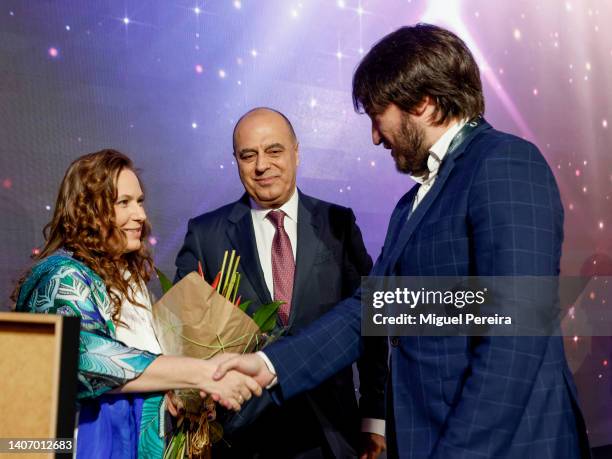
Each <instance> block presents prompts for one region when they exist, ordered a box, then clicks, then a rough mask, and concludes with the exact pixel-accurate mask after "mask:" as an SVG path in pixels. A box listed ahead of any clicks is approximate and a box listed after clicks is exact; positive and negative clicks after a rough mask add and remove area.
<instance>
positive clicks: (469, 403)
mask: <svg viewBox="0 0 612 459" xmlns="http://www.w3.org/2000/svg"><path fill="white" fill-rule="evenodd" d="M417 189H418V185H417V186H415V187H414V188H413V189H411V190H410V191H409V192H408V193H406V194H405V195H404V196H403V197H402V199H401V200H400V201H399V203H398V204H397V206H396V208H395V210H394V212H393V214H392V217H391V221H390V223H389V228H388V232H387V236H386V240H385V244H384V246H383V249H382V253H381V255H380V257H379V258H378V260H377V262H376V263H375V265H374V268H373V270H372V274H373V275H376V276H385V275H387V276H398V275H401V276H556V275H558V274H559V264H560V257H561V244H562V241H563V207H562V204H561V200H560V196H559V191H558V188H557V185H556V182H555V178H554V176H553V174H552V171H551V170H550V168H549V166H548V165H547V163H546V161H545V159H544V158H543V157H542V155H541V153H540V152H539V151H538V149H537V148H536V147H535V146H534V145H533V144H531V143H529V142H527V141H525V140H523V139H520V138H517V137H515V136H512V135H509V134H505V133H502V132H499V131H497V130H495V129H493V128H492V127H491V126H490V125H489V124H488V123H486V122H485V121H484V120H482V121H481V123H480V125H479V126H478V127H476V128H474V129H473V130H472V131H471V132H470V133H469V134H468V135H467V136H466V137H465V139H464V140H463V142H462V143H461V144H460V145H459V146H458V147H457V148H455V149H454V151H452V152H451V153H450V154H449V155H447V157H446V158H445V160H444V161H443V163H442V164H441V166H440V169H439V173H438V176H437V179H436V181H435V183H434V185H433V186H432V188H431V189H430V190H429V192H428V193H427V194H426V195H425V197H424V199H423V200H422V202H421V203H420V204H419V205H418V206H417V207H416V209H415V210H414V211H413V212H412V213H411V209H410V208H411V206H412V202H413V198H414V195H415V194H416V192H417ZM409 215H410V218H408V216H409ZM360 311H361V306H360V293H359V291H357V292H356V293H355V294H354V295H353V296H352V297H351V298H349V299H347V300H344V301H343V302H342V303H340V304H339V305H338V306H337V307H335V308H333V309H332V310H331V311H330V312H329V313H328V314H326V315H325V316H324V317H323V318H321V319H320V320H319V321H317V322H315V323H313V324H312V325H310V326H309V327H308V328H307V329H305V330H304V331H303V332H302V333H300V334H299V335H297V336H295V337H290V338H288V339H286V340H283V341H281V342H278V343H274V344H272V345H271V346H270V347H269V348H267V349H265V351H264V352H265V353H266V355H267V356H268V357H269V358H270V360H271V361H272V363H273V365H274V367H275V369H276V372H277V375H278V384H279V387H278V390H277V396H278V397H279V398H280V399H287V398H290V397H292V396H293V395H294V394H296V393H298V392H301V391H303V390H305V389H308V388H310V387H313V386H315V385H316V384H317V383H318V382H319V381H321V380H323V379H325V378H326V377H328V376H329V375H330V374H332V373H333V372H334V371H336V370H337V369H339V368H342V367H345V366H346V365H347V364H348V363H349V362H351V361H353V360H355V359H357V358H358V356H359V355H360V353H361V352H362V348H363V345H362V338H361V336H360V332H361V312H360ZM391 377H392V380H391V384H390V387H389V390H388V394H387V397H388V401H389V404H390V406H392V412H391V413H387V416H388V418H389V417H392V418H393V421H394V424H395V426H394V427H392V426H390V425H389V424H390V422H389V421H388V426H389V428H390V429H391V430H390V431H389V436H390V441H391V442H392V444H391V445H390V447H391V448H392V449H394V447H395V448H396V450H397V451H396V453H395V454H397V455H398V456H399V457H401V458H415V459H416V458H423V459H424V458H435V459H448V458H463V459H468V458H470V459H471V458H474V459H476V458H478V459H481V458H493V457H494V458H498V457H503V458H520V459H526V458H537V459H562V458H576V457H581V455H584V456H586V455H588V442H587V441H586V432H585V427H584V422H583V419H582V415H581V413H580V409H579V407H578V403H577V395H576V389H575V386H574V383H573V379H572V375H571V373H570V370H569V368H568V366H567V363H566V360H565V355H564V349H563V342H562V339H561V338H560V337H558V336H553V337H393V338H392V339H391ZM388 430H389V429H388ZM391 455H394V454H393V453H391Z"/></svg>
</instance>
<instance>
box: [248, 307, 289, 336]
mask: <svg viewBox="0 0 612 459" xmlns="http://www.w3.org/2000/svg"><path fill="white" fill-rule="evenodd" d="M281 304H283V301H274V302H273V303H269V304H264V305H262V306H261V307H260V308H259V309H258V310H257V311H256V312H255V314H253V321H254V322H255V323H256V324H257V326H258V327H259V330H260V331H261V332H262V333H267V332H269V331H272V330H274V326H275V325H276V316H277V314H278V308H279V307H280V305H281Z"/></svg>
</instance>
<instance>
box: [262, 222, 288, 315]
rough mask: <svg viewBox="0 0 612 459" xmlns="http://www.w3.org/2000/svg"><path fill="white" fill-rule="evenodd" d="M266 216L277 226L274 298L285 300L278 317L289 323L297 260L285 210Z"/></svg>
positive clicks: (274, 245)
mask: <svg viewBox="0 0 612 459" xmlns="http://www.w3.org/2000/svg"><path fill="white" fill-rule="evenodd" d="M266 218H267V219H268V220H270V221H271V222H272V224H273V225H274V227H275V228H276V233H274V239H273V240H272V278H273V280H274V300H275V301H284V303H283V304H282V305H281V306H280V308H278V317H279V318H280V320H281V323H282V324H283V325H287V323H289V311H290V310H291V295H292V294H293V275H294V273H295V260H294V259H293V250H291V241H290V240H289V236H288V235H287V232H286V231H285V227H284V224H283V222H284V220H285V212H283V211H282V210H273V211H271V212H268V214H267V215H266Z"/></svg>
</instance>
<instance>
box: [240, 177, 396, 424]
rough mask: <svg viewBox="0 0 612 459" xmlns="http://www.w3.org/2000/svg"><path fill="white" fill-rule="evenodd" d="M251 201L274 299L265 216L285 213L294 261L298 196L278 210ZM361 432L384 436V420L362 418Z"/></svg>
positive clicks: (270, 237) (268, 224) (270, 231)
mask: <svg viewBox="0 0 612 459" xmlns="http://www.w3.org/2000/svg"><path fill="white" fill-rule="evenodd" d="M250 201H251V218H252V219H253V230H254V231H255V243H256V245H257V253H258V254H259V262H260V263H261V269H262V271H263V274H264V279H265V281H266V286H267V287H268V291H269V292H270V296H271V297H272V298H274V276H273V275H272V240H273V239H274V234H275V233H276V227H275V226H274V224H273V223H272V222H271V221H270V220H268V219H267V218H266V215H268V213H269V212H270V211H272V210H282V211H283V212H285V220H284V227H285V231H286V232H287V235H288V236H289V240H290V241H291V250H292V251H293V259H294V260H296V255H297V252H296V249H297V219H298V201H299V194H298V192H297V189H296V190H294V191H293V194H292V195H291V197H290V198H289V200H288V201H287V202H286V203H285V204H283V205H282V206H280V207H279V208H278V209H265V208H263V207H261V206H259V204H257V203H256V202H255V201H254V200H253V199H250ZM257 354H258V355H259V356H260V357H262V358H263V359H264V361H265V362H266V365H267V366H268V368H269V369H270V371H271V372H272V373H274V374H276V371H274V366H273V365H272V362H271V361H270V359H268V356H267V355H266V354H264V353H263V352H258V353H257ZM275 384H276V378H274V381H273V382H272V384H270V385H269V386H268V387H267V388H270V387H272V386H274V385H275ZM361 431H362V432H371V433H376V434H378V435H382V436H384V435H385V421H384V419H372V418H364V419H362V420H361Z"/></svg>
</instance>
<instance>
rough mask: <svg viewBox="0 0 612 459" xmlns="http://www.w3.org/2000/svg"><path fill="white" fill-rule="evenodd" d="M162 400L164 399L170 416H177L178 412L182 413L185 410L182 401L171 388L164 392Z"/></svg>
mask: <svg viewBox="0 0 612 459" xmlns="http://www.w3.org/2000/svg"><path fill="white" fill-rule="evenodd" d="M164 400H165V401H166V408H167V409H168V412H169V413H170V414H171V415H172V416H174V417H177V416H178V415H179V414H183V412H184V411H185V407H184V406H183V401H182V400H181V398H180V397H178V396H177V395H176V393H175V392H174V391H173V390H169V391H168V392H166V395H165V396H164Z"/></svg>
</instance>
